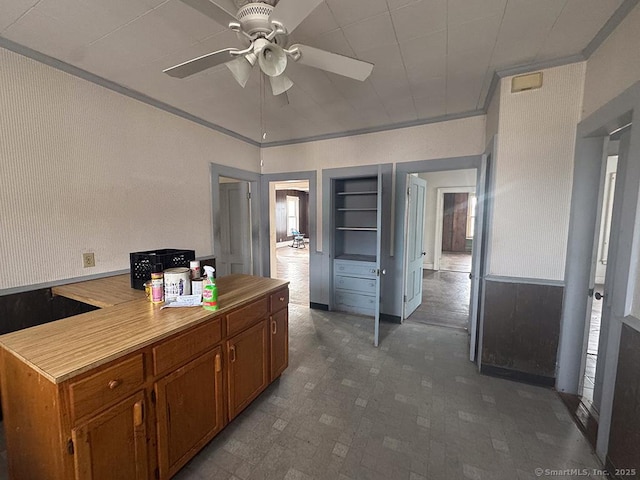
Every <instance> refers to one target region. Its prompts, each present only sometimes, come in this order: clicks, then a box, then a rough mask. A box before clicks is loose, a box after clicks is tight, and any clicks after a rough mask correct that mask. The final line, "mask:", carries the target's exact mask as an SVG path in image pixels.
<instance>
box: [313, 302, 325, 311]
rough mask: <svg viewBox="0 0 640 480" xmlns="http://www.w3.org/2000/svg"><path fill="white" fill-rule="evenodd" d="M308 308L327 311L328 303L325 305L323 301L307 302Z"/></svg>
mask: <svg viewBox="0 0 640 480" xmlns="http://www.w3.org/2000/svg"><path fill="white" fill-rule="evenodd" d="M309 308H313V309H314V310H324V311H325V312H328V311H329V305H325V304H324V303H316V302H309Z"/></svg>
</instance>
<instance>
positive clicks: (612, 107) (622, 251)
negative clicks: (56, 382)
mask: <svg viewBox="0 0 640 480" xmlns="http://www.w3.org/2000/svg"><path fill="white" fill-rule="evenodd" d="M634 120H635V121H634ZM630 123H632V126H631V131H630V146H629V149H628V152H627V158H626V171H625V175H624V177H625V178H624V180H623V182H621V186H622V187H623V188H622V189H621V190H620V195H621V197H620V198H621V203H622V205H621V217H620V218H621V220H620V222H621V225H630V226H631V228H621V229H620V231H619V232H618V238H617V239H616V247H617V254H616V258H615V264H611V265H608V268H612V269H613V272H611V273H612V275H613V283H612V285H613V288H612V291H611V292H609V295H610V302H611V315H610V320H609V325H608V328H607V330H608V335H607V339H606V342H603V343H604V344H603V343H601V346H603V347H605V351H604V352H602V355H601V352H598V362H601V361H603V362H604V364H603V368H602V382H603V388H602V398H601V402H600V412H599V413H600V418H599V424H598V436H597V440H596V453H597V455H598V456H599V457H600V459H601V460H602V461H606V458H607V452H608V443H609V434H610V429H611V417H612V413H613V396H614V389H615V382H616V371H617V367H618V355H619V347H620V336H621V331H622V325H623V324H627V325H629V326H630V327H632V328H634V329H635V330H640V319H639V318H637V317H635V316H634V315H633V314H632V309H633V296H634V295H633V294H634V292H635V290H636V289H637V288H638V287H639V285H637V283H638V281H639V279H638V271H637V270H638V267H639V266H638V261H639V260H640V258H639V250H640V218H639V217H638V214H639V213H640V212H639V210H638V189H639V187H640V82H636V83H635V84H634V85H633V86H631V87H630V88H628V89H627V90H625V91H624V92H622V93H621V94H620V95H618V96H617V97H615V98H614V99H613V100H610V101H609V102H607V103H606V104H605V105H603V106H602V107H600V108H599V109H598V110H597V111H595V112H594V113H592V114H591V115H589V116H588V117H587V118H586V119H584V120H583V121H581V122H580V123H579V124H578V125H577V129H576V130H577V131H576V148H575V155H574V158H575V162H574V171H573V187H572V194H571V213H570V218H569V237H568V242H567V257H566V258H567V260H566V266H565V292H564V299H563V308H562V317H561V323H560V338H559V343H558V361H557V365H558V367H557V372H556V373H557V374H556V390H558V391H559V392H566V393H570V394H574V395H577V394H578V393H579V385H580V381H581V377H580V373H581V364H582V354H583V351H584V349H585V348H586V345H585V344H584V337H585V336H584V329H585V322H586V303H587V302H586V300H585V298H586V296H587V292H588V288H589V282H590V273H591V262H592V259H593V249H594V245H593V244H594V241H595V237H596V235H595V229H596V228H598V227H599V225H596V223H597V222H596V219H595V216H594V215H593V211H594V210H595V209H596V208H597V200H598V199H597V196H598V191H599V189H600V179H601V172H602V168H603V156H604V155H603V153H605V154H606V152H604V146H605V143H606V142H605V139H606V138H608V137H609V136H610V135H611V134H612V133H613V132H615V131H617V130H619V129H621V128H622V127H624V126H626V125H628V124H630ZM619 160H620V159H619ZM616 190H617V189H616ZM636 307H637V306H636ZM601 357H602V358H601Z"/></svg>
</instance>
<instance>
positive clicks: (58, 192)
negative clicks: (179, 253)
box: [0, 49, 260, 290]
mask: <svg viewBox="0 0 640 480" xmlns="http://www.w3.org/2000/svg"><path fill="white" fill-rule="evenodd" d="M0 112H2V122H1V123H0V219H1V220H0V244H1V245H2V248H0V265H2V275H1V276H0V290H2V289H7V288H12V287H20V286H25V285H31V284H37V283H42V282H50V281H56V280H61V279H66V278H74V277H79V276H83V275H90V274H97V273H102V272H110V271H116V270H121V269H127V268H128V267H129V252H133V251H140V250H147V249H156V248H189V249H194V250H195V251H196V255H198V256H205V255H211V254H212V253H213V252H212V248H213V247H212V243H213V242H212V230H213V229H212V225H211V194H210V185H209V164H210V163H211V162H214V163H220V164H225V165H230V166H234V167H238V168H243V169H246V170H251V171H259V168H260V167H259V150H258V148H256V147H252V146H250V145H248V144H245V143H243V142H240V141H238V140H236V139H233V138H231V137H228V136H226V135H223V134H220V133H218V132H215V131H212V130H210V129H208V128H205V127H202V126H200V125H197V124H195V123H193V122H190V121H187V120H185V119H182V118H180V117H177V116H175V115H172V114H169V113H166V112H164V111H162V110H159V109H157V108H154V107H151V106H149V105H146V104H143V103H141V102H138V101H136V100H133V99H131V98H129V97H125V96H123V95H120V94H118V93H115V92H113V91H110V90H108V89H105V88H103V87H100V86H98V85H95V84H93V83H91V82H88V81H86V80H83V79H80V78H77V77H74V76H71V75H69V74H66V73H64V72H61V71H59V70H56V69H54V68H51V67H49V66H46V65H44V64H41V63H38V62H36V61H34V60H31V59H28V58H25V57H22V56H20V55H18V54H15V53H13V52H10V51H7V50H4V49H0ZM83 252H94V253H95V258H96V267H94V268H83V267H82V253H83Z"/></svg>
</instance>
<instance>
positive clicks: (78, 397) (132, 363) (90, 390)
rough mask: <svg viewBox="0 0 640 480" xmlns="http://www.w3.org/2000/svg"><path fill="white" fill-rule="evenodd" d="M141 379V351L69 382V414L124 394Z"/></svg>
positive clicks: (83, 411)
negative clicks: (83, 377) (88, 375)
mask: <svg viewBox="0 0 640 480" xmlns="http://www.w3.org/2000/svg"><path fill="white" fill-rule="evenodd" d="M143 382H144V364H143V361H142V355H136V356H135V357H132V358H130V359H128V360H125V361H124V362H120V363H118V364H116V365H114V366H112V367H109V368H106V369H104V370H102V371H100V372H98V373H96V374H94V375H92V376H90V377H87V378H85V379H83V380H80V381H78V382H74V383H72V384H71V385H70V386H69V397H70V401H71V410H72V412H73V418H74V419H78V418H81V417H83V416H84V415H87V414H89V413H91V412H94V411H96V410H98V409H99V408H102V407H104V406H105V405H107V404H109V403H111V402H112V401H114V400H116V399H118V398H120V397H123V396H125V395H128V394H129V393H131V392H133V391H134V390H135V389H137V388H138V387H140V385H142V383H143Z"/></svg>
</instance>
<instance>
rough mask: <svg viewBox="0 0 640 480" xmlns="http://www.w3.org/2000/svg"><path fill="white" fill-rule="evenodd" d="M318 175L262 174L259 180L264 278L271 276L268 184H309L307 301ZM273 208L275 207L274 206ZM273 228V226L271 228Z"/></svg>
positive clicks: (311, 276) (313, 245) (313, 248)
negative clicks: (303, 182)
mask: <svg viewBox="0 0 640 480" xmlns="http://www.w3.org/2000/svg"><path fill="white" fill-rule="evenodd" d="M317 177H318V174H317V172H316V170H307V171H303V172H283V173H268V174H263V175H262V176H261V178H260V182H261V184H262V190H261V192H262V193H261V202H260V209H261V211H262V218H264V219H265V221H264V222H263V224H262V225H261V234H262V237H263V238H265V239H266V242H265V244H264V245H263V251H262V269H263V270H262V271H263V272H264V275H265V276H270V275H271V260H272V259H271V228H272V225H271V216H270V215H271V206H272V205H271V200H272V199H271V195H270V184H271V183H272V182H286V181H291V180H307V181H308V182H309V232H307V233H308V235H309V299H311V298H312V295H311V291H312V283H313V284H314V285H315V282H313V281H312V279H313V275H312V271H313V270H314V268H313V265H315V262H316V260H315V258H314V257H315V254H316V248H317V202H318V184H317ZM274 206H275V205H274ZM273 227H274V228H275V225H274V226H273Z"/></svg>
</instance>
